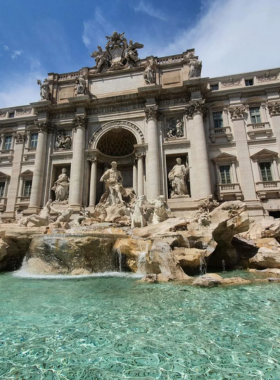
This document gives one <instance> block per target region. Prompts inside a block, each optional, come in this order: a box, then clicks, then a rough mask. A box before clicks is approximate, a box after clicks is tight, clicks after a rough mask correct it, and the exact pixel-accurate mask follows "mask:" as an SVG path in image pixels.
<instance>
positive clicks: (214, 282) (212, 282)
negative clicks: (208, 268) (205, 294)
mask: <svg viewBox="0 0 280 380" xmlns="http://www.w3.org/2000/svg"><path fill="white" fill-rule="evenodd" d="M222 282H223V278H222V277H221V276H219V275H218V274H216V273H209V274H205V275H203V276H199V277H197V278H196V279H195V280H194V282H193V283H192V285H195V286H201V287H212V286H218V285H221V284H222Z"/></svg>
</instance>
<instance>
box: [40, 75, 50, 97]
mask: <svg viewBox="0 0 280 380" xmlns="http://www.w3.org/2000/svg"><path fill="white" fill-rule="evenodd" d="M37 84H38V85H39V86H40V96H41V100H49V97H50V87H49V82H48V80H47V79H45V80H44V82H43V83H42V82H41V81H40V79H37Z"/></svg>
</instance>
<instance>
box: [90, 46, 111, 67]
mask: <svg viewBox="0 0 280 380" xmlns="http://www.w3.org/2000/svg"><path fill="white" fill-rule="evenodd" d="M97 49H98V50H95V51H94V52H93V53H92V54H91V57H93V58H95V63H96V65H95V66H94V68H96V69H97V72H98V73H100V72H101V69H102V66H103V65H104V64H106V62H107V58H108V53H107V51H106V50H102V47H101V46H97Z"/></svg>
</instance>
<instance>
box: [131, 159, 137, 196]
mask: <svg viewBox="0 0 280 380" xmlns="http://www.w3.org/2000/svg"><path fill="white" fill-rule="evenodd" d="M136 165H137V163H136V162H133V174H132V183H133V184H132V187H133V190H134V191H135V194H137V195H138V191H137V179H138V178H137V166H136Z"/></svg>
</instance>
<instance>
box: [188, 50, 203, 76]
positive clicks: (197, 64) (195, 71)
mask: <svg viewBox="0 0 280 380" xmlns="http://www.w3.org/2000/svg"><path fill="white" fill-rule="evenodd" d="M189 58H190V60H189V66H190V71H189V78H197V77H200V75H201V69H202V62H201V61H199V60H198V59H197V58H195V56H194V55H193V53H191V54H190V55H189Z"/></svg>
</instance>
